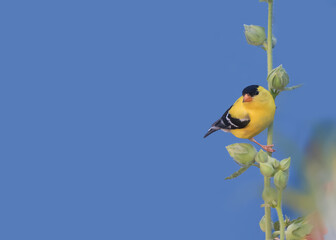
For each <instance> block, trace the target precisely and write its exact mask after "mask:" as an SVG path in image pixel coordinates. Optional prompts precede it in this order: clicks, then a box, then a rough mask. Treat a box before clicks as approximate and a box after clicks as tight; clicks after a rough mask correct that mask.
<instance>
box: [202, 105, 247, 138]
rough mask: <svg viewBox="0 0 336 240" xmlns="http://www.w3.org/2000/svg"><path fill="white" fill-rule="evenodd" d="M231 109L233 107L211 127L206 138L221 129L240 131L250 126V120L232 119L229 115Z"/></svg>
mask: <svg viewBox="0 0 336 240" xmlns="http://www.w3.org/2000/svg"><path fill="white" fill-rule="evenodd" d="M231 108H232V106H231V107H230V108H229V109H228V110H227V111H226V112H225V113H224V114H223V116H222V117H221V118H220V119H218V120H217V121H216V122H214V123H213V124H212V125H211V127H210V129H209V130H208V132H207V133H206V134H205V135H204V138H206V137H207V136H209V135H210V134H211V133H213V132H216V131H217V130H220V129H223V130H233V129H240V128H244V127H246V126H247V125H248V124H249V122H250V119H248V118H244V119H239V118H234V117H232V116H231V115H230V113H229V111H230V109H231Z"/></svg>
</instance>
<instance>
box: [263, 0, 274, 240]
mask: <svg viewBox="0 0 336 240" xmlns="http://www.w3.org/2000/svg"><path fill="white" fill-rule="evenodd" d="M272 17H273V0H269V1H268V28H267V75H268V74H269V73H270V72H271V71H272V69H273V55H272V48H273V46H272ZM268 90H269V91H270V90H271V89H270V85H269V84H268ZM272 142H273V122H272V123H271V125H270V126H269V127H268V131H267V145H271V144H272ZM269 155H271V153H269ZM270 185H271V180H270V178H269V177H264V189H267V188H269V187H270ZM265 204H266V202H265ZM265 220H266V232H265V238H266V240H270V239H272V219H271V208H270V207H268V206H267V204H266V206H265Z"/></svg>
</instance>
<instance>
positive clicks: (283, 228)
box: [276, 190, 285, 240]
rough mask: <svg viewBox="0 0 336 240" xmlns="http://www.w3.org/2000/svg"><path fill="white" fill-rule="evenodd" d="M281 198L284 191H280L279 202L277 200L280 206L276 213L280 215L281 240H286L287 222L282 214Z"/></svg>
mask: <svg viewBox="0 0 336 240" xmlns="http://www.w3.org/2000/svg"><path fill="white" fill-rule="evenodd" d="M281 198H282V190H278V200H277V201H278V205H277V207H276V211H277V213H278V218H279V224H280V240H285V221H284V218H283V214H282V206H281Z"/></svg>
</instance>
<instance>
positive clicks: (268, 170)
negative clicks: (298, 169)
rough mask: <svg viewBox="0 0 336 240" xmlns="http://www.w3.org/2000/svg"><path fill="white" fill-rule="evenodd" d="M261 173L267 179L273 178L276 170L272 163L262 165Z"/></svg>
mask: <svg viewBox="0 0 336 240" xmlns="http://www.w3.org/2000/svg"><path fill="white" fill-rule="evenodd" d="M260 172H261V174H262V175H264V176H265V177H272V176H273V174H274V168H273V166H272V164H271V163H268V162H266V163H260Z"/></svg>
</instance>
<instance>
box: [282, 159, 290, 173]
mask: <svg viewBox="0 0 336 240" xmlns="http://www.w3.org/2000/svg"><path fill="white" fill-rule="evenodd" d="M290 162H291V158H290V157H289V158H285V159H283V160H281V162H280V169H281V170H282V171H286V170H288V168H289V166H290Z"/></svg>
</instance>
